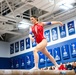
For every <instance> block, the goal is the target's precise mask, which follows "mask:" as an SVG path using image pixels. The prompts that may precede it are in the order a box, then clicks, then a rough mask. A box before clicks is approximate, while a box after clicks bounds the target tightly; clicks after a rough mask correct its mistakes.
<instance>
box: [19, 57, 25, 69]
mask: <svg viewBox="0 0 76 75" xmlns="http://www.w3.org/2000/svg"><path fill="white" fill-rule="evenodd" d="M20 66H21V69H24V68H25V57H22V58H21V64H20Z"/></svg>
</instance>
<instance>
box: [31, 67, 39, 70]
mask: <svg viewBox="0 0 76 75" xmlns="http://www.w3.org/2000/svg"><path fill="white" fill-rule="evenodd" d="M30 70H39V68H38V67H33V68H32V69H30Z"/></svg>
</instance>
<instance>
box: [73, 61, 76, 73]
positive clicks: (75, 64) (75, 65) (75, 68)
mask: <svg viewBox="0 0 76 75" xmlns="http://www.w3.org/2000/svg"><path fill="white" fill-rule="evenodd" d="M72 67H73V69H74V71H75V73H76V62H73V63H72Z"/></svg>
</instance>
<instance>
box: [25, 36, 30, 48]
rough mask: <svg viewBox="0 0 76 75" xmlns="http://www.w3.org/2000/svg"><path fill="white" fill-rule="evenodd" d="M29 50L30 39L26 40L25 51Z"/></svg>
mask: <svg viewBox="0 0 76 75" xmlns="http://www.w3.org/2000/svg"><path fill="white" fill-rule="evenodd" d="M29 48H30V38H29V37H28V38H26V49H29Z"/></svg>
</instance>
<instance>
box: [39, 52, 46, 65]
mask: <svg viewBox="0 0 76 75" xmlns="http://www.w3.org/2000/svg"><path fill="white" fill-rule="evenodd" d="M39 57H40V58H39V62H40V64H41V65H43V64H44V63H45V61H46V60H45V55H44V54H43V53H42V52H39Z"/></svg>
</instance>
